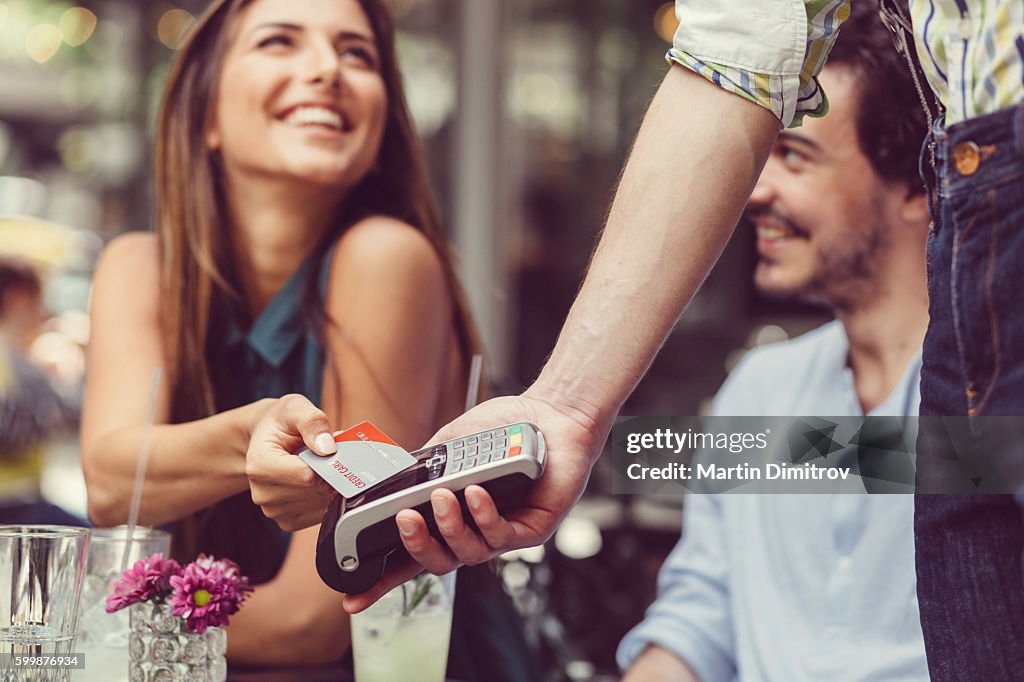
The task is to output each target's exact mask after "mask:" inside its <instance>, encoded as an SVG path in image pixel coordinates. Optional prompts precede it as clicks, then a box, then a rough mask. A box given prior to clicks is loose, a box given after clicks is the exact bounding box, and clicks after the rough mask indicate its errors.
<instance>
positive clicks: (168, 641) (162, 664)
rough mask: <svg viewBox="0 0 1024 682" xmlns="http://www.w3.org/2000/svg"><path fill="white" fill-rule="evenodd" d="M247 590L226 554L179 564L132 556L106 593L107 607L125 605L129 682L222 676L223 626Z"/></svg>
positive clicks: (214, 680) (215, 680)
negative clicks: (129, 564)
mask: <svg viewBox="0 0 1024 682" xmlns="http://www.w3.org/2000/svg"><path fill="white" fill-rule="evenodd" d="M251 591H252V587H251V586H250V585H249V579H248V578H246V577H245V576H243V575H241V573H240V572H239V569H238V565H237V564H235V563H234V562H232V561H229V560H227V559H214V558H212V557H207V556H202V555H200V557H199V558H198V559H196V560H195V561H193V562H192V563H190V564H188V565H186V566H185V567H184V568H182V567H181V566H180V565H179V564H178V562H177V561H175V560H173V559H165V558H164V556H163V554H160V553H158V554H154V555H152V556H150V557H147V558H146V559H142V560H140V561H136V562H135V565H134V566H132V567H131V568H129V569H128V570H126V571H125V572H124V574H123V575H122V576H121V578H120V579H119V580H118V581H117V583H115V585H114V591H113V593H112V594H111V595H110V596H109V597H107V612H108V613H114V612H115V611H119V610H121V609H123V608H128V607H130V611H129V617H130V620H131V630H132V634H131V639H130V642H129V652H130V654H131V663H130V664H129V666H130V667H129V678H130V679H131V680H132V682H135V681H136V680H138V681H140V682H150V681H152V682H158V681H159V682H162V681H163V680H179V679H180V680H189V681H190V682H192V681H193V680H194V681H196V682H198V681H200V680H201V681H204V682H219V681H220V680H223V679H225V677H226V676H227V662H226V659H225V653H226V651H227V635H226V633H225V632H224V630H223V629H222V628H223V626H225V625H227V624H228V619H229V618H230V617H231V615H232V614H234V613H236V612H237V611H238V609H239V607H240V606H241V604H242V602H243V601H245V598H246V597H247V596H248V594H249V592H251Z"/></svg>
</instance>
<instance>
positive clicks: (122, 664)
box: [72, 526, 171, 682]
mask: <svg viewBox="0 0 1024 682" xmlns="http://www.w3.org/2000/svg"><path fill="white" fill-rule="evenodd" d="M127 542H128V526H117V527H115V528H103V529H100V528H97V529H94V530H93V531H92V540H91V542H90V543H89V553H88V558H87V560H86V565H85V578H84V579H83V584H82V602H81V603H82V606H81V615H80V616H79V618H78V640H77V641H78V651H81V652H82V653H84V654H85V661H86V663H85V668H84V669H82V670H75V671H74V674H73V675H72V679H73V680H74V681H75V682H79V681H81V682H114V681H115V680H127V679H128V665H129V657H128V640H129V638H130V636H131V626H130V624H129V619H128V609H122V610H121V611H118V612H117V613H107V611H106V607H107V595H109V594H110V593H111V592H112V591H113V589H114V583H115V582H117V579H118V578H120V577H121V572H122V569H121V562H122V561H123V557H124V550H125V545H126V544H127ZM170 551H171V534H170V533H168V532H166V531H162V530H155V529H153V528H146V527H144V526H136V527H135V531H134V532H133V533H132V542H131V547H130V548H129V549H128V567H130V566H131V565H132V564H134V563H135V562H136V561H138V560H139V559H144V558H146V557H148V556H150V555H152V554H156V553H157V552H162V553H163V555H164V556H165V557H166V556H167V555H168V554H169V553H170Z"/></svg>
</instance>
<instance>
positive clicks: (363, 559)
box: [316, 423, 544, 594]
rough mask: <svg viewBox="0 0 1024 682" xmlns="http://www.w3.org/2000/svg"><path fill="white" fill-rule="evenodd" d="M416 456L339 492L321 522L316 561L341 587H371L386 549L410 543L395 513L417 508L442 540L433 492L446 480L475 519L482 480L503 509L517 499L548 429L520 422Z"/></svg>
mask: <svg viewBox="0 0 1024 682" xmlns="http://www.w3.org/2000/svg"><path fill="white" fill-rule="evenodd" d="M411 454H412V455H413V456H414V457H415V458H416V460H417V461H416V464H414V465H413V466H411V467H409V468H408V469H406V470H405V471H403V472H401V473H399V474H398V475H396V476H395V477H394V478H391V479H389V480H387V481H384V482H383V483H381V484H379V485H378V486H377V487H374V488H373V489H371V490H368V491H367V492H365V493H363V494H361V495H358V496H356V497H354V498H352V499H350V500H345V499H344V498H342V497H340V496H339V497H337V498H335V500H334V501H333V502H332V503H331V505H330V507H328V509H327V511H326V513H325V514H324V517H323V520H322V521H321V523H320V535H319V537H318V538H317V547H316V568H317V572H318V573H319V574H320V577H321V578H322V579H323V581H324V582H325V583H326V584H327V585H328V586H329V587H331V588H333V589H335V590H337V591H338V592H346V593H348V594H358V593H360V592H365V591H366V590H368V589H369V588H370V587H371V586H372V585H373V584H374V583H376V582H377V581H378V580H379V579H380V577H381V575H382V574H383V573H384V567H385V566H386V564H387V561H388V557H389V556H390V555H391V554H392V553H394V552H396V551H403V552H404V551H405V549H404V547H403V546H402V541H401V539H400V538H399V536H398V528H397V527H396V526H395V514H397V513H398V512H400V511H401V510H403V509H414V510H416V511H418V512H419V513H420V514H422V515H423V518H424V519H425V520H426V522H427V526H428V528H430V531H431V534H432V535H434V536H435V537H437V538H438V539H440V540H441V542H442V543H443V542H444V540H443V539H442V538H441V536H440V534H439V533H438V531H437V525H436V523H435V521H434V512H433V507H432V506H431V504H430V493H431V491H433V490H434V489H435V488H446V489H448V490H451V491H452V492H453V493H455V495H456V497H457V498H458V499H459V503H460V504H461V506H462V516H463V519H464V520H465V521H466V522H467V524H469V525H472V521H473V519H472V516H471V515H470V514H469V512H468V510H467V507H466V498H465V495H464V493H463V491H464V490H465V488H466V487H467V486H470V485H479V486H481V487H482V488H484V489H485V490H487V492H489V493H490V494H491V497H492V498H494V501H495V503H496V504H497V507H498V510H499V511H505V510H509V509H512V508H514V507H515V505H516V504H517V502H518V501H519V500H521V499H522V496H523V495H524V493H525V492H527V490H528V488H529V486H530V484H531V483H533V481H535V480H537V479H538V478H540V476H541V474H542V473H543V472H544V436H543V435H542V434H541V432H540V430H539V429H537V427H536V426H534V425H533V424H528V423H522V424H512V425H509V426H505V427H501V428H497V429H492V430H490V431H484V432H482V433H476V434H473V435H471V436H466V437H463V438H457V439H455V440H450V441H446V442H444V443H439V444H437V445H434V446H432V447H429V448H424V449H423V450H418V451H416V452H413V453H411Z"/></svg>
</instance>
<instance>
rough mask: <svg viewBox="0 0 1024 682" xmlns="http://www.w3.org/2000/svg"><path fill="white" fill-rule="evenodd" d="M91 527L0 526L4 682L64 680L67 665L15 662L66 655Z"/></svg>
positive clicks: (0, 653)
mask: <svg viewBox="0 0 1024 682" xmlns="http://www.w3.org/2000/svg"><path fill="white" fill-rule="evenodd" d="M88 547H89V529H88V528H72V527H69V526H0V669H3V668H6V669H5V670H3V673H2V676H3V679H4V681H5V682H43V681H45V682H66V681H67V680H68V679H69V675H70V669H68V668H51V669H41V668H28V667H25V668H22V667H18V668H15V667H13V663H12V661H13V658H14V657H15V656H29V657H44V656H49V657H61V656H63V657H67V655H68V654H70V653H71V652H72V649H73V645H74V641H75V628H76V626H77V621H78V602H79V596H80V592H81V589H82V575H83V572H84V570H85V558H86V552H87V550H88Z"/></svg>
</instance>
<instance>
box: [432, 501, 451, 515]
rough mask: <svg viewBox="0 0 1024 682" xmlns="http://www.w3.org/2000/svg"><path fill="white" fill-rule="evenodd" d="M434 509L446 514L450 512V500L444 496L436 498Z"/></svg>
mask: <svg viewBox="0 0 1024 682" xmlns="http://www.w3.org/2000/svg"><path fill="white" fill-rule="evenodd" d="M434 511H435V512H437V513H438V514H441V515H442V516H444V515H445V514H447V513H448V500H447V499H445V498H443V497H437V498H434Z"/></svg>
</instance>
